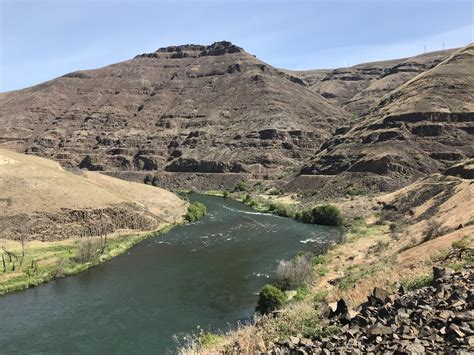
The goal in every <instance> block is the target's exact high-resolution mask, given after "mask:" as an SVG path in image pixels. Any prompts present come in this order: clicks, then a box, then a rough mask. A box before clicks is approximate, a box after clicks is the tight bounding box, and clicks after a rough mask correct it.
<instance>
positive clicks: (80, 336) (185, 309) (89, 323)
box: [0, 196, 339, 354]
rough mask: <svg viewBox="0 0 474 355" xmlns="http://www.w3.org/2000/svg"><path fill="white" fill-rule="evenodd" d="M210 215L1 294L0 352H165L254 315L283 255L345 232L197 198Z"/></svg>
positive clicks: (320, 245) (321, 245) (219, 200)
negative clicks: (190, 335)
mask: <svg viewBox="0 0 474 355" xmlns="http://www.w3.org/2000/svg"><path fill="white" fill-rule="evenodd" d="M192 199H194V200H199V201H201V202H203V203H204V204H205V205H206V206H207V209H208V215H207V216H206V217H205V218H203V219H201V220H200V221H198V222H196V223H193V224H188V225H183V226H178V227H176V228H174V229H173V230H171V231H170V232H168V233H166V234H164V235H160V236H157V237H155V238H150V239H147V240H145V241H143V242H141V243H140V244H138V245H136V246H135V247H133V248H132V249H130V250H129V251H128V252H127V253H125V254H123V255H121V256H118V257H116V258H114V259H112V260H111V261H109V262H107V263H104V264H102V265H100V266H97V267H94V268H92V269H89V270H87V271H85V272H83V273H80V274H78V275H75V276H71V277H67V278H64V279H58V280H54V281H51V282H49V283H47V284H44V285H41V286H38V287H36V288H32V289H28V290H26V291H22V292H18V293H13V294H9V295H6V296H2V297H0V353H1V354H3V353H28V354H32V353H42V354H49V353H74V354H77V353H87V354H106V353H110V354H112V353H113V354H129V353H132V352H133V353H137V352H138V353H147V354H148V353H154V354H160V353H165V352H166V350H171V351H172V350H173V349H174V348H175V342H174V341H173V335H174V334H182V333H187V332H192V331H196V329H197V326H198V325H199V326H200V327H201V328H203V329H205V330H213V331H215V330H218V329H222V330H226V329H228V328H229V326H232V325H235V322H236V321H237V320H242V319H248V318H249V317H251V316H252V314H253V312H254V308H255V304H256V301H257V293H258V291H259V289H260V288H261V287H262V286H263V285H264V284H265V283H267V282H268V281H269V278H268V277H271V273H272V270H274V269H275V267H276V265H277V262H278V260H281V259H290V258H292V257H293V256H294V255H295V254H296V253H297V252H298V251H301V250H305V249H307V248H312V250H314V249H316V250H317V249H323V248H324V247H325V246H326V245H328V244H329V243H331V242H333V241H336V240H337V239H338V236H339V233H338V230H335V229H334V228H329V227H323V226H317V225H309V224H303V223H300V222H297V221H294V220H291V219H288V218H282V217H277V216H273V215H269V214H261V213H257V212H255V211H253V210H251V209H250V208H249V207H247V206H245V205H243V204H240V203H238V202H235V201H232V200H229V199H223V198H218V197H208V196H193V197H192Z"/></svg>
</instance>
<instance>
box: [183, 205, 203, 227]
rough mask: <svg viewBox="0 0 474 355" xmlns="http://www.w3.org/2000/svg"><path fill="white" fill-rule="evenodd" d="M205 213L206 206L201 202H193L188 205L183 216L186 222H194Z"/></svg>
mask: <svg viewBox="0 0 474 355" xmlns="http://www.w3.org/2000/svg"><path fill="white" fill-rule="evenodd" d="M206 214H207V208H206V206H204V204H202V203H201V202H193V203H192V204H190V205H189V206H188V212H187V213H186V216H185V217H184V218H185V219H186V220H187V221H188V222H196V221H197V220H198V219H200V218H202V217H204V216H205V215H206Z"/></svg>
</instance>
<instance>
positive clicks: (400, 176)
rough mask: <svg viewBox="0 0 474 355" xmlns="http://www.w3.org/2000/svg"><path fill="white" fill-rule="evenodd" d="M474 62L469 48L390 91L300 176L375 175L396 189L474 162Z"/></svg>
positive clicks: (473, 48)
mask: <svg viewBox="0 0 474 355" xmlns="http://www.w3.org/2000/svg"><path fill="white" fill-rule="evenodd" d="M473 59H474V45H470V46H467V47H465V48H463V49H461V50H459V51H457V52H455V53H453V55H452V56H450V57H449V58H448V59H446V60H445V61H443V62H442V63H440V64H439V65H437V66H436V67H435V68H433V69H431V70H428V71H426V72H424V73H422V74H420V75H418V76H416V77H415V78H413V79H412V80H410V81H408V82H407V83H405V84H403V85H402V86H400V87H399V88H397V89H396V90H393V91H391V92H390V93H389V94H388V95H386V96H384V97H383V98H382V100H381V101H379V103H378V104H377V105H376V106H374V107H373V108H372V109H371V110H370V112H369V114H367V115H366V116H365V117H364V118H363V119H361V120H360V121H358V122H357V123H355V124H353V125H351V126H348V127H345V128H340V129H339V130H338V131H337V133H336V135H335V136H334V137H333V138H331V139H330V140H328V141H327V142H326V143H325V144H323V146H322V147H321V150H320V151H319V152H318V154H316V156H315V157H314V159H312V161H311V162H310V163H308V164H306V165H305V166H304V167H303V169H302V170H301V173H302V174H310V175H338V174H341V173H350V174H360V173H363V174H365V175H367V174H369V175H371V174H372V175H377V176H381V177H382V176H383V177H388V178H390V179H391V181H392V183H393V184H394V185H395V184H397V183H399V182H400V181H405V180H406V179H411V178H413V177H417V176H420V175H424V174H429V173H435V172H440V171H444V170H446V169H448V168H449V167H450V166H452V165H455V164H457V163H459V162H461V161H463V160H466V159H469V158H472V157H473V156H474V138H473V137H474V136H473V133H474V76H473V63H474V61H473ZM353 176H356V175H353Z"/></svg>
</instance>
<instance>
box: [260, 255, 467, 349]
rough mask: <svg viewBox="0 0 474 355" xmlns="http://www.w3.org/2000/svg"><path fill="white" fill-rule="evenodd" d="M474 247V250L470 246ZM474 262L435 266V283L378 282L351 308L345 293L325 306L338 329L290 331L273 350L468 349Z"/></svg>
mask: <svg viewBox="0 0 474 355" xmlns="http://www.w3.org/2000/svg"><path fill="white" fill-rule="evenodd" d="M470 252H471V253H472V250H470ZM473 285H474V267H473V266H468V267H466V268H464V269H463V270H460V271H457V272H454V271H453V270H450V269H447V268H440V267H434V268H433V281H432V283H431V285H430V286H428V287H423V288H420V289H417V290H414V291H411V292H406V290H405V289H404V287H403V286H400V288H399V290H398V292H397V293H395V294H390V293H389V292H388V291H386V290H384V289H381V288H375V289H374V291H373V293H372V295H370V296H369V298H368V301H367V302H365V303H363V304H361V305H359V306H358V307H357V308H355V309H351V308H350V307H349V305H348V302H346V301H345V300H344V299H340V300H339V301H338V302H336V303H333V304H329V305H326V306H325V309H324V310H323V314H324V315H325V316H326V317H327V318H328V322H329V324H330V325H334V326H337V327H339V328H340V332H338V334H337V335H333V336H329V337H327V338H318V339H306V338H301V337H298V336H292V337H289V338H288V339H287V340H285V341H284V342H281V343H277V344H275V346H274V347H273V348H272V349H271V350H270V351H269V352H268V353H270V354H332V353H351V354H362V353H364V354H376V353H392V354H424V353H431V354H433V353H447V354H468V353H470V352H471V351H472V350H473V349H474V310H473V309H474V286H473Z"/></svg>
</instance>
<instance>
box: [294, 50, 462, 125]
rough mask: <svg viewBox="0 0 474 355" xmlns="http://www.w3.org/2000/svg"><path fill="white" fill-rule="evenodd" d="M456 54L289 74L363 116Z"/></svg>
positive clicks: (433, 54) (440, 52)
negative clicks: (419, 76) (386, 96)
mask: <svg viewBox="0 0 474 355" xmlns="http://www.w3.org/2000/svg"><path fill="white" fill-rule="evenodd" d="M453 52H454V51H453V50H452V49H450V50H444V51H437V52H430V53H426V54H421V55H418V56H414V57H410V58H403V59H396V60H387V61H381V62H373V63H365V64H359V65H355V66H352V67H349V68H340V69H334V70H308V71H299V72H294V71H288V73H291V74H293V75H296V76H298V77H300V78H302V79H303V80H304V81H305V82H306V83H307V84H308V86H309V88H310V89H311V90H312V91H314V92H317V93H319V94H321V95H322V96H324V97H325V98H327V99H328V100H329V101H330V102H332V103H336V104H337V105H339V106H342V107H344V108H345V109H346V110H347V111H349V112H351V113H352V114H353V116H354V117H355V116H363V115H364V114H366V113H367V112H368V111H369V110H370V109H371V108H372V106H373V105H375V104H377V103H378V101H379V100H380V99H381V98H382V97H383V96H384V95H386V94H388V93H389V92H390V91H392V90H395V89H396V88H398V87H399V86H400V85H402V84H404V83H406V82H407V81H408V80H410V79H412V78H414V77H415V76H417V75H418V74H421V73H423V72H425V71H427V70H429V69H432V68H434V67H435V66H436V65H438V64H439V63H441V62H442V61H443V60H446V59H447V58H448V57H449V56H450V55H451V54H452V53H453Z"/></svg>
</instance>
